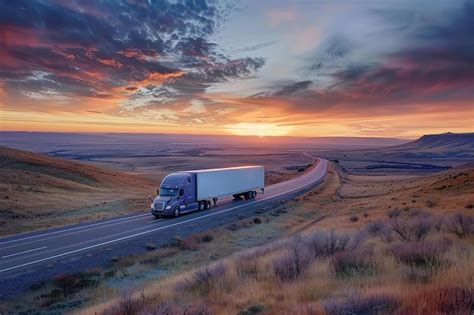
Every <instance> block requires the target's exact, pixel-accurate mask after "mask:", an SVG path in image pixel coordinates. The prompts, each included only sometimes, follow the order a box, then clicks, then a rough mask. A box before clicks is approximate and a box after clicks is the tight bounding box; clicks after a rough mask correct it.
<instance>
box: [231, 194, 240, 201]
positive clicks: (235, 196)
mask: <svg viewBox="0 0 474 315" xmlns="http://www.w3.org/2000/svg"><path fill="white" fill-rule="evenodd" d="M241 196H242V195H240V194H236V195H232V197H234V199H235V200H239V199H240V197H241Z"/></svg>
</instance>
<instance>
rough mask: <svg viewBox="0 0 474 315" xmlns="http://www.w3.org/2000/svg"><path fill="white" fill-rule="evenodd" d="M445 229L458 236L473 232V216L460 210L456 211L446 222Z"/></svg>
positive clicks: (465, 235) (463, 236)
mask: <svg viewBox="0 0 474 315" xmlns="http://www.w3.org/2000/svg"><path fill="white" fill-rule="evenodd" d="M447 231H448V232H450V233H453V234H456V235H457V236H458V237H459V238H465V237H467V236H469V235H472V234H474V217H473V216H471V215H468V214H464V213H462V212H459V213H456V214H455V215H453V216H452V217H451V218H450V219H449V221H448V222H447Z"/></svg>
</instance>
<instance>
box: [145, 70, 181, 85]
mask: <svg viewBox="0 0 474 315" xmlns="http://www.w3.org/2000/svg"><path fill="white" fill-rule="evenodd" d="M183 75H184V72H183V71H181V70H178V71H175V72H170V73H161V72H157V71H155V72H151V73H150V74H149V75H148V77H147V78H146V79H143V80H141V81H137V82H136V84H137V85H141V86H147V85H161V84H162V83H163V82H165V81H167V80H168V79H172V78H179V77H181V76H183Z"/></svg>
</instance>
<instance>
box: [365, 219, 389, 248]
mask: <svg viewBox="0 0 474 315" xmlns="http://www.w3.org/2000/svg"><path fill="white" fill-rule="evenodd" d="M366 230H367V232H368V233H369V234H370V235H373V236H379V237H380V239H381V240H382V241H384V242H386V243H390V242H392V241H393V234H392V230H391V229H390V228H389V227H388V226H387V224H386V223H385V222H382V221H377V222H373V223H370V224H369V225H367V229H366Z"/></svg>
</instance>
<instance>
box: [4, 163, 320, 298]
mask: <svg viewBox="0 0 474 315" xmlns="http://www.w3.org/2000/svg"><path fill="white" fill-rule="evenodd" d="M307 156H308V157H310V158H314V157H312V156H310V155H308V154H307ZM327 164H328V162H327V160H323V159H320V160H319V161H318V163H317V164H316V166H315V167H313V168H312V169H310V170H309V171H307V172H306V173H304V174H303V175H301V176H299V177H297V178H294V179H291V180H288V181H285V182H281V183H277V184H274V185H271V186H267V187H266V188H265V193H264V194H259V195H258V196H257V198H256V199H254V200H237V201H236V200H232V198H225V199H221V200H219V202H218V204H217V206H216V207H213V208H211V209H210V210H206V211H201V212H195V213H192V214H189V215H183V216H181V217H179V218H172V219H155V218H154V217H153V216H152V215H151V214H150V213H149V212H148V211H147V212H141V213H136V214H133V215H127V216H121V217H116V218H113V219H108V220H102V221H94V222H87V223H83V224H78V225H69V226H65V227H61V228H54V229H47V230H43V231H36V232H32V233H24V234H18V235H13V236H9V237H5V238H1V239H0V281H2V280H4V279H11V280H13V279H14V277H15V275H18V274H22V273H23V274H28V273H29V274H32V273H41V272H42V270H44V269H45V268H46V267H47V266H51V265H52V264H54V263H55V262H57V261H58V260H60V259H62V260H65V259H67V260H68V261H70V262H71V261H74V259H71V258H73V257H75V256H81V257H83V258H84V257H85V256H86V255H85V254H87V253H89V252H92V251H96V252H97V251H99V252H100V251H101V250H103V249H105V248H109V250H110V246H112V245H114V246H117V245H120V244H122V243H123V242H127V241H130V240H137V239H138V240H139V239H140V238H145V237H150V236H152V237H153V238H154V239H159V238H160V237H161V236H162V235H165V234H166V233H167V230H173V231H176V230H178V231H179V230H180V229H187V228H188V227H189V226H191V225H192V226H196V225H206V224H209V222H211V221H213V220H222V219H219V217H220V216H223V215H225V214H232V213H233V212H234V213H235V212H236V211H239V210H241V209H242V210H243V209H248V208H255V207H257V206H261V205H262V204H265V203H268V202H274V201H278V200H283V199H288V197H289V196H294V195H296V194H298V193H301V192H303V191H305V190H307V189H308V188H310V187H313V186H315V185H318V184H319V183H321V182H322V181H323V179H324V177H325V175H326V172H327ZM234 220H235V219H234ZM90 255H91V254H90ZM91 259H92V258H91ZM0 296H1V295H0Z"/></svg>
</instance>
